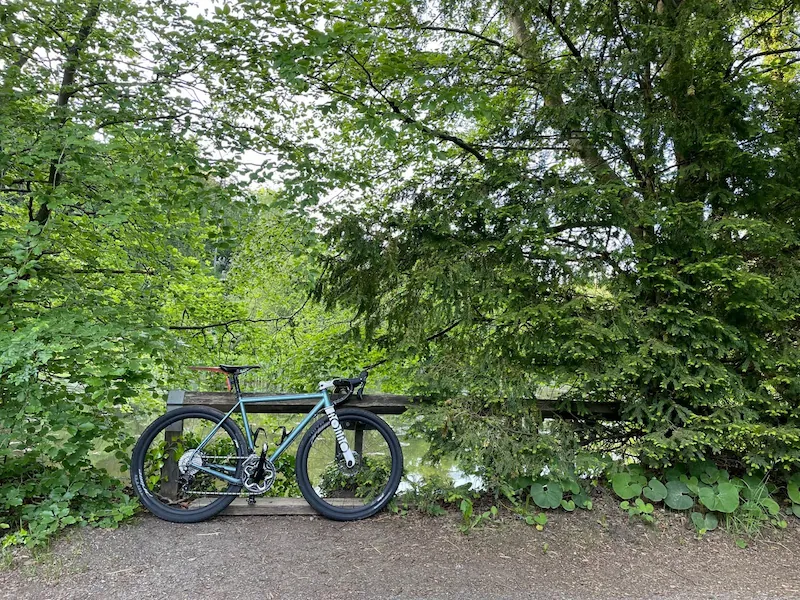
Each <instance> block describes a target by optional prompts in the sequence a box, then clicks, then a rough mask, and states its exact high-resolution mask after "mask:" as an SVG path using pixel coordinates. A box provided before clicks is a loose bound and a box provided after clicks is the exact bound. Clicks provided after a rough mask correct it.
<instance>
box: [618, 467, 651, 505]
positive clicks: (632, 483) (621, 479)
mask: <svg viewBox="0 0 800 600" xmlns="http://www.w3.org/2000/svg"><path fill="white" fill-rule="evenodd" d="M646 483H647V479H645V478H644V476H642V475H633V474H631V473H616V474H614V475H613V476H612V477H611V487H612V488H613V490H614V493H615V494H616V495H617V496H619V497H620V498H622V499H623V500H630V499H632V498H635V497H636V496H639V495H640V494H641V493H642V488H643V487H644V486H645V484H646Z"/></svg>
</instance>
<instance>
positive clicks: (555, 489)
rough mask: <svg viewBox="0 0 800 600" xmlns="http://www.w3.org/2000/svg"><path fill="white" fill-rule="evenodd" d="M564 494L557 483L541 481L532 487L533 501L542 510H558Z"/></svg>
mask: <svg viewBox="0 0 800 600" xmlns="http://www.w3.org/2000/svg"><path fill="white" fill-rule="evenodd" d="M563 498H564V493H563V491H562V490H561V485H560V484H558V483H557V482H555V481H547V480H543V481H539V482H536V483H534V484H533V485H531V499H532V500H533V501H534V502H535V503H536V506H538V507H540V508H558V507H559V506H561V500H562V499H563Z"/></svg>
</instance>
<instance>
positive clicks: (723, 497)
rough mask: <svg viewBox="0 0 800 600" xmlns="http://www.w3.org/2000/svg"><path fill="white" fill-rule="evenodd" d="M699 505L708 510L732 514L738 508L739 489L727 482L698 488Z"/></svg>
mask: <svg viewBox="0 0 800 600" xmlns="http://www.w3.org/2000/svg"><path fill="white" fill-rule="evenodd" d="M700 503H701V504H702V505H703V506H705V507H706V508H707V509H709V510H713V511H716V512H722V513H732V512H733V511H735V510H736V509H737V507H738V506H739V489H738V488H737V487H736V486H735V485H733V484H732V483H729V482H722V483H719V484H717V485H715V486H712V487H705V488H700Z"/></svg>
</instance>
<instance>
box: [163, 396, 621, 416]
mask: <svg viewBox="0 0 800 600" xmlns="http://www.w3.org/2000/svg"><path fill="white" fill-rule="evenodd" d="M179 392H180V393H179ZM268 395H280V394H272V393H271V392H258V393H248V394H243V396H244V397H245V398H247V397H254V396H268ZM287 395H288V394H287ZM426 400H427V399H426V398H424V397H420V396H413V397H412V396H399V395H395V394H365V395H364V397H363V399H358V398H351V399H350V400H348V401H347V403H346V404H345V405H344V406H346V407H354V408H363V409H365V410H369V411H371V412H374V413H377V414H384V415H397V414H401V413H403V412H405V411H406V409H407V408H408V407H409V405H412V404H413V403H415V402H419V403H422V402H425V401H426ZM537 402H538V404H539V409H540V410H541V411H542V416H544V417H561V418H563V419H580V418H590V419H601V420H607V421H617V420H619V419H620V407H619V404H616V403H611V402H581V403H573V404H572V405H569V406H565V405H564V403H562V402H559V401H558V400H553V399H544V398H541V399H539V400H537ZM234 403H235V397H234V395H233V394H231V393H228V392H190V391H186V392H184V391H182V390H173V391H172V392H170V395H169V398H168V399H167V409H168V410H169V409H171V408H175V407H177V406H198V405H199V406H211V407H213V408H216V409H217V410H221V411H222V412H227V411H228V410H230V409H231V407H232V406H233V405H234ZM315 404H316V403H315V402H312V401H310V400H286V401H283V402H259V403H253V404H248V405H247V411H248V412H252V413H305V412H309V411H310V410H311V409H312V408H314V406H315Z"/></svg>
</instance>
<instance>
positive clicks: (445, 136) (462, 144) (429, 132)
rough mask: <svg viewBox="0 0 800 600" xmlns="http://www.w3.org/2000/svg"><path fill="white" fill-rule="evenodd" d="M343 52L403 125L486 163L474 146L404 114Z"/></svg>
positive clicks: (366, 73) (362, 65) (365, 70)
mask: <svg viewBox="0 0 800 600" xmlns="http://www.w3.org/2000/svg"><path fill="white" fill-rule="evenodd" d="M345 52H347V54H348V56H350V58H351V59H353V62H355V63H356V64H357V65H358V66H359V67H360V68H361V70H362V71H363V72H364V74H365V75H366V77H367V83H368V84H369V86H370V87H371V88H372V89H373V90H374V91H375V92H376V93H377V94H378V95H379V96H380V97H381V99H383V101H384V102H386V104H388V105H389V107H390V108H391V109H392V112H393V113H394V114H396V115H398V116H399V117H400V119H401V120H402V121H403V122H404V123H406V124H407V125H412V126H414V127H415V128H417V129H419V130H420V131H422V132H423V133H426V134H427V135H430V136H432V137H435V138H438V139H440V140H443V141H447V142H451V143H453V144H455V145H456V146H458V147H459V148H461V149H462V150H464V151H465V152H468V153H469V154H471V155H472V156H474V157H475V158H477V159H478V160H479V161H480V162H482V163H485V162H486V160H487V158H486V156H485V155H484V154H483V153H482V152H481V151H480V150H478V149H477V148H476V147H475V146H473V145H472V144H470V143H468V142H466V141H465V140H463V139H462V138H460V137H458V136H455V135H452V134H449V133H447V132H445V131H442V130H440V129H433V128H432V127H428V126H427V125H425V124H424V123H422V122H420V121H418V120H417V119H414V118H413V117H411V116H410V115H408V114H406V113H404V112H403V111H402V110H401V109H400V107H399V106H398V105H397V103H396V102H395V101H394V100H393V99H391V98H389V97H388V96H386V94H384V93H383V90H381V89H380V88H379V87H378V86H376V85H375V83H374V82H373V80H372V74H371V73H370V72H369V70H368V69H367V68H366V66H365V65H364V64H362V63H361V62H360V61H359V60H358V59H357V58H356V57H355V56H354V55H353V54H352V53H351V52H350V51H348V50H346V51H345Z"/></svg>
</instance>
